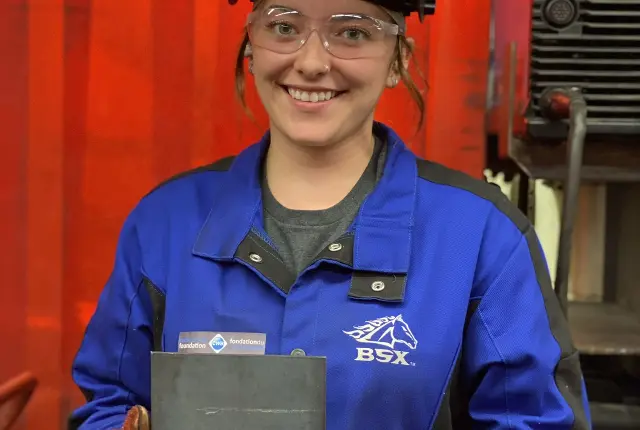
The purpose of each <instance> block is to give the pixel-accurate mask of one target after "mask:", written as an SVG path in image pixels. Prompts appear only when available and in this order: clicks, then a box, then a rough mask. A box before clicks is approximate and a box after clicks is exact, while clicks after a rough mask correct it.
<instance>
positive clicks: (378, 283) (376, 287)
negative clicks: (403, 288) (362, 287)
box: [371, 281, 385, 292]
mask: <svg viewBox="0 0 640 430" xmlns="http://www.w3.org/2000/svg"><path fill="white" fill-rule="evenodd" d="M384 287H385V285H384V282H382V281H375V282H374V283H373V284H371V289H372V290H373V291H376V292H377V291H382V290H384Z"/></svg>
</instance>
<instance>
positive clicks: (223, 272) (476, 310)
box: [71, 123, 590, 430]
mask: <svg viewBox="0 0 640 430" xmlns="http://www.w3.org/2000/svg"><path fill="white" fill-rule="evenodd" d="M375 130H376V133H377V134H378V135H379V136H380V137H381V138H382V139H383V140H385V141H386V145H388V148H387V154H388V155H387V160H386V165H385V168H384V173H383V175H382V177H381V179H380V181H379V183H378V185H377V187H376V188H375V190H374V191H373V192H372V193H371V194H370V195H369V197H368V198H367V199H366V200H365V202H364V203H363V205H362V207H361V209H360V212H359V214H358V215H357V217H356V219H355V220H354V222H353V224H352V227H351V228H350V230H349V231H348V232H347V233H345V234H344V235H343V236H342V237H340V238H339V239H338V240H336V242H335V243H334V244H332V246H328V247H327V248H326V249H325V250H324V251H322V252H321V253H320V255H318V257H317V258H316V259H315V260H314V261H313V262H312V264H310V265H309V266H308V268H307V269H305V270H304V271H303V272H302V273H301V274H300V275H299V276H298V277H297V278H295V277H293V276H292V275H290V274H289V273H290V272H289V271H288V270H287V269H286V268H285V266H284V263H283V262H282V261H281V260H280V259H279V257H278V255H277V252H276V251H275V250H274V248H273V247H272V245H271V244H270V241H269V239H268V237H267V235H266V233H265V232H264V229H263V226H262V201H261V189H260V171H261V164H262V159H263V155H264V154H265V151H266V148H267V147H268V144H269V135H268V134H267V135H265V137H264V138H263V139H262V141H261V142H259V143H257V144H255V145H253V146H251V147H249V148H248V149H246V150H244V151H243V152H242V153H241V154H239V155H238V156H237V157H234V158H227V159H224V160H220V161H218V162H216V163H213V164H211V165H210V166H206V167H204V168H200V169H196V170H192V171H189V172H186V173H184V174H182V175H179V176H177V177H175V178H173V179H171V180H169V181H167V182H165V183H163V184H162V185H160V186H159V187H157V188H156V189H155V190H153V191H152V192H150V193H149V194H148V195H147V196H145V197H144V198H143V199H142V200H141V201H140V202H139V204H138V205H137V206H136V207H135V208H134V210H133V211H132V212H131V214H130V216H129V217H128V218H127V220H126V222H125V224H124V227H123V229H122V233H121V236H120V239H119V245H118V248H117V254H116V259H115V266H114V269H113V272H112V274H111V276H110V278H109V280H108V282H107V285H106V286H105V288H104V291H103V292H102V294H101V296H100V299H99V302H98V306H97V310H96V312H95V315H94V316H93V318H92V319H91V321H90V323H89V326H88V329H87V332H86V335H85V338H84V340H83V342H82V346H81V347H80V350H79V352H78V355H77V357H76V359H75V362H74V364H73V378H74V380H75V382H76V383H77V385H78V386H79V387H80V388H81V390H82V391H83V393H84V394H85V395H86V397H87V403H86V404H85V405H83V406H81V407H80V408H78V409H77V410H76V411H75V412H74V413H73V415H72V418H71V422H72V427H75V428H80V429H113V428H118V427H119V426H121V425H122V423H123V421H124V417H125V414H126V412H127V409H128V408H130V407H131V406H133V405H135V404H139V405H143V406H145V407H147V408H150V406H151V405H150V380H149V363H150V351H152V350H163V351H177V348H178V338H179V335H180V333H182V332H196V331H207V332H243V333H266V339H267V341H266V353H267V354H291V353H292V352H295V353H299V352H302V351H304V353H306V354H307V355H313V356H326V357H327V429H328V430H345V429H349V430H351V429H353V430H362V429H385V430H393V429H403V430H413V429H416V430H417V429H420V430H423V429H430V428H433V429H451V428H455V429H461V428H471V427H473V428H515V429H525V428H527V429H528V428H555V429H571V428H576V429H586V428H590V425H589V420H590V419H589V412H588V405H587V396H586V393H585V389H584V383H583V379H582V374H581V371H580V365H579V359H578V353H577V352H576V350H575V349H574V347H573V346H572V342H571V338H570V335H569V330H568V325H567V322H566V320H565V317H564V316H563V315H562V313H561V311H560V308H559V305H558V303H557V300H556V299H555V297H554V295H553V292H552V287H551V281H550V278H549V274H548V269H547V265H546V262H545V260H544V257H543V253H542V250H541V247H540V243H539V242H538V239H537V237H536V234H535V232H534V229H533V228H532V226H531V224H530V223H529V221H528V220H527V219H526V217H525V216H524V215H523V214H522V213H521V212H519V211H518V210H517V208H515V207H514V206H513V205H512V204H511V203H510V202H509V201H508V199H507V198H506V197H505V196H504V195H503V194H502V192H501V191H500V189H499V188H497V187H495V186H493V185H491V184H487V183H485V182H482V181H477V180H475V179H472V178H470V177H468V176H466V175H464V174H462V173H459V172H456V171H453V170H450V169H447V168H445V167H443V166H441V165H438V164H435V163H432V162H429V161H424V160H421V159H418V158H417V157H416V156H415V155H414V154H413V153H412V152H411V151H409V150H408V149H407V148H406V146H405V145H404V143H403V142H402V141H401V140H400V138H399V137H398V136H397V135H396V134H395V133H394V132H393V131H392V130H391V129H389V128H387V127H386V126H384V125H382V124H379V123H376V124H375ZM151 414H153V410H151Z"/></svg>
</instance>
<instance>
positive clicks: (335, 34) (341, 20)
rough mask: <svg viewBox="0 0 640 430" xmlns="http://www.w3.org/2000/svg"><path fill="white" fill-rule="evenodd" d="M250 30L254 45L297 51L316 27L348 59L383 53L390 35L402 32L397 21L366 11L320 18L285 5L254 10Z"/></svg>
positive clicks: (326, 42) (333, 49) (327, 43)
mask: <svg viewBox="0 0 640 430" xmlns="http://www.w3.org/2000/svg"><path fill="white" fill-rule="evenodd" d="M314 1H315V0H314ZM247 30H248V32H249V40H250V41H251V44H252V45H253V46H257V47H260V48H264V49H268V50H269V51H273V52H277V53H279V54H292V53H294V52H296V51H298V50H299V49H300V48H302V47H303V46H304V45H305V43H307V41H308V40H309V37H310V36H311V33H313V32H314V31H315V32H316V33H317V34H318V36H319V37H320V40H321V41H322V45H323V46H324V48H325V49H326V50H327V51H328V52H329V53H331V54H332V55H334V56H335V57H338V58H342V59H345V60H350V59H356V58H371V57H378V56H380V55H384V52H386V49H384V47H385V45H386V44H388V41H389V38H390V37H395V36H398V35H399V34H401V32H400V28H399V27H398V25H397V24H392V23H390V22H386V21H383V20H381V19H378V18H372V17H370V16H366V15H358V14H340V15H333V16H331V17H329V18H328V19H322V20H318V19H312V18H309V17H307V16H304V15H303V14H301V13H300V12H298V11H295V10H291V9H288V8H284V7H271V8H266V9H264V10H259V11H254V12H252V13H251V14H250V15H249V18H248V20H247Z"/></svg>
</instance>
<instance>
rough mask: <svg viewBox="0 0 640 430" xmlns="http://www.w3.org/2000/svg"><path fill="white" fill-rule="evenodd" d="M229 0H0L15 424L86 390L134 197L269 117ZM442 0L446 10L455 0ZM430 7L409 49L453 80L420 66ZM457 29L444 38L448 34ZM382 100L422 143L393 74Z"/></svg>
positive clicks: (0, 107) (43, 424)
mask: <svg viewBox="0 0 640 430" xmlns="http://www.w3.org/2000/svg"><path fill="white" fill-rule="evenodd" d="M471 1H473V0H461V2H460V3H461V4H460V6H458V7H457V9H458V10H463V9H464V8H467V9H468V7H467V6H465V5H464V4H463V3H469V2H471ZM240 3H241V4H240V5H239V6H235V7H231V6H228V5H227V2H226V1H222V0H218V1H212V0H135V1H132V0H32V1H28V0H0V145H1V146H0V147H1V148H2V153H1V156H0V216H1V217H2V218H1V220H2V222H0V244H1V246H0V273H2V275H3V279H2V284H1V285H2V286H1V287H0V334H1V336H2V342H1V343H0V344H1V345H2V351H1V355H0V357H1V358H0V381H2V380H4V379H7V378H9V377H10V376H13V375H15V374H17V373H18V372H20V371H22V370H31V371H33V372H35V373H36V375H37V376H38V378H39V379H40V386H39V387H38V389H37V391H36V394H35V396H34V398H33V399H32V401H31V403H30V405H29V407H28V409H27V411H26V414H25V416H24V418H23V420H22V421H21V423H20V425H19V426H18V428H19V429H35V430H40V429H47V430H56V429H58V428H66V427H65V422H66V417H67V414H68V413H69V411H70V410H71V409H72V408H73V407H74V406H76V405H77V404H79V403H80V402H81V401H82V399H81V396H80V393H79V392H78V390H77V389H76V388H75V387H74V386H73V384H72V382H71V379H70V376H69V374H70V370H69V369H70V364H71V361H72V359H73V356H74V353H75V351H76V349H77V347H78V345H79V342H80V340H81V338H82V335H83V332H84V327H85V325H86V323H87V321H88V319H89V317H90V316H91V313H92V312H93V309H94V306H95V302H96V298H97V296H98V294H99V292H100V290H101V289H102V285H103V283H104V281H105V280H106V278H107V276H108V274H109V271H110V269H111V265H112V261H113V254H114V249H115V245H116V238H117V235H118V232H119V229H120V227H121V225H122V222H123V220H124V218H125V217H126V215H127V214H128V212H129V211H130V210H131V208H132V207H133V206H134V205H135V204H136V202H137V201H138V199H139V198H140V197H141V196H142V195H144V194H145V193H146V192H147V191H148V190H149V189H150V188H151V187H153V186H154V185H155V184H157V183H158V182H160V181H161V180H163V179H165V178H167V177H168V176H170V175H172V174H173V173H176V172H179V171H182V170H185V169H188V168H190V167H193V166H197V165H201V164H204V163H207V162H210V161H212V160H214V159H216V158H219V157H222V156H225V155H228V154H233V153H237V152H238V151H239V150H241V149H242V148H244V147H245V146H247V145H248V144H249V143H251V142H253V141H255V140H256V139H257V138H258V137H259V136H260V135H261V134H262V133H263V131H264V129H265V128H266V118H265V115H264V113H263V111H262V109H261V108H260V106H259V103H258V101H257V97H256V95H255V92H254V91H249V95H248V99H249V104H250V106H251V108H252V110H253V111H254V113H255V116H256V118H257V124H254V123H252V122H251V121H250V120H249V119H248V118H247V117H246V116H245V115H244V114H243V113H242V110H241V108H240V107H239V106H238V104H237V102H236V101H235V96H234V92H233V65H234V61H235V55H236V49H237V45H238V43H239V42H240V34H241V27H242V24H243V22H244V17H245V14H246V12H247V10H248V7H249V3H248V2H246V1H245V2H242V1H241V2H240ZM441 3H443V4H442V5H441V6H442V7H441V10H442V11H443V12H442V16H443V18H442V19H446V20H447V21H448V20H450V19H451V17H452V16H453V15H454V6H451V5H447V3H449V2H441ZM439 6H440V5H439ZM466 13H467V14H468V15H469V18H470V19H471V13H473V10H468V11H467V12H466ZM436 23H437V20H436V21H435V22H434V23H433V25H430V24H426V25H422V26H418V25H415V23H414V22H412V23H410V28H412V29H413V31H412V35H413V36H414V37H415V39H416V41H417V47H418V52H417V56H416V60H417V63H418V64H419V65H420V67H421V68H422V70H423V71H424V73H425V75H426V76H427V77H430V78H434V77H437V76H438V75H442V74H444V75H446V76H448V77H447V79H448V81H449V82H448V84H447V85H451V86H456V85H457V84H456V82H453V81H455V78H452V75H451V70H449V71H447V69H434V67H431V68H429V67H428V66H429V64H428V62H427V59H428V58H427V52H428V47H429V39H430V38H431V37H432V36H433V35H432V33H433V27H434V25H435V24H436ZM439 26H440V27H444V24H442V23H440V24H439ZM452 31H453V30H451V31H449V34H448V36H447V37H448V38H449V39H448V40H449V41H450V42H451V41H454V40H458V39H459V38H458V37H457V36H456V34H454V33H453V32H452ZM445 42H446V39H445V38H442V37H441V38H440V41H439V45H440V46H441V55H442V56H444V55H448V57H447V58H449V63H446V62H445V63H444V64H445V65H446V67H447V68H451V67H454V66H455V64H453V63H451V62H452V61H454V60H455V58H453V57H452V56H451V53H446V50H444V49H445V46H444V45H443V43H445ZM451 43H453V42H451ZM456 43H459V42H456ZM452 58H453V59H452ZM443 79H444V78H443ZM432 85H437V82H436V83H434V82H432ZM249 87H250V88H251V87H252V86H251V85H249ZM441 89H442V90H443V91H445V90H446V88H444V87H441ZM441 94H443V96H444V93H441ZM428 105H429V106H432V105H433V101H432V100H429V102H428ZM451 108H452V109H453V110H454V111H456V109H457V110H460V109H462V108H461V107H459V106H452V107H451ZM456 115H459V112H457V111H456V112H450V111H444V110H442V109H437V110H433V111H431V110H430V115H429V116H428V118H429V121H431V122H432V123H436V124H438V125H439V126H438V127H437V128H434V129H432V130H431V131H430V133H431V135H432V136H431V137H432V138H433V139H441V138H443V136H444V135H445V134H446V133H447V127H449V129H450V126H451V124H453V123H454V117H457V116H456ZM460 115H462V114H460ZM377 116H378V119H381V120H383V121H385V122H387V123H388V124H390V125H392V126H393V127H394V128H396V130H398V131H399V132H400V134H401V135H402V136H403V137H405V138H406V139H408V140H409V142H410V144H411V146H412V147H413V148H414V150H415V151H416V152H417V153H418V154H420V155H424V154H425V148H426V141H427V139H428V136H427V132H424V131H423V132H421V133H420V134H418V135H417V136H415V135H414V132H415V130H414V128H415V125H416V118H417V117H416V112H415V109H414V108H413V105H412V102H411V100H410V97H409V95H408V93H407V92H406V91H405V90H404V89H397V90H394V91H388V92H387V93H386V94H385V96H384V97H383V102H382V105H381V106H380V108H379V111H378V113H377ZM461 117H462V116H461ZM465 118H466V117H465ZM454 134H455V133H454ZM447 139H450V137H448V138H447ZM447 144H448V143H447ZM456 144H458V145H459V144H460V143H459V142H458V143H456ZM432 152H433V153H434V154H435V155H436V159H437V155H438V151H437V150H436V151H435V152H434V151H432ZM447 153H449V154H450V153H451V150H450V149H449V150H447ZM449 158H450V157H449ZM443 160H444V161H447V157H443ZM476 164H477V163H476ZM470 166H471V167H470V168H469V169H467V170H468V171H470V173H472V174H476V175H477V173H478V171H477V170H478V169H477V168H476V167H475V165H474V164H471V165H470ZM458 167H461V168H462V169H465V166H458Z"/></svg>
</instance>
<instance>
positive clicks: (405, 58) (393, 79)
mask: <svg viewBox="0 0 640 430" xmlns="http://www.w3.org/2000/svg"><path fill="white" fill-rule="evenodd" d="M407 45H409V47H408V48H407V47H406V46H405V45H404V44H401V45H400V50H401V52H400V56H401V58H402V64H399V63H398V61H394V62H393V64H392V65H391V68H390V69H389V77H388V78H387V87H389V88H394V87H395V86H396V85H398V82H400V79H401V77H402V75H401V74H400V68H402V70H408V69H409V63H410V61H411V52H413V47H414V46H415V40H414V39H413V38H411V37H408V38H407Z"/></svg>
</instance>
